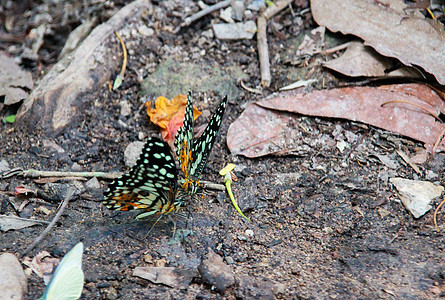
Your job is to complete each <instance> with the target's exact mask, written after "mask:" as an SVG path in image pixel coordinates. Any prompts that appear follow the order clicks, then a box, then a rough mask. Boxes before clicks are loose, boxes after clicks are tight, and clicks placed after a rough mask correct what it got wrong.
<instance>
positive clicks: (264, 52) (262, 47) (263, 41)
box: [257, 16, 271, 87]
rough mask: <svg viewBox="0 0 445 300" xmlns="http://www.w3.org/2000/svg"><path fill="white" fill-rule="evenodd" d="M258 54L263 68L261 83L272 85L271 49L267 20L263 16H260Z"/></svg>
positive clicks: (265, 85)
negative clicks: (268, 42)
mask: <svg viewBox="0 0 445 300" xmlns="http://www.w3.org/2000/svg"><path fill="white" fill-rule="evenodd" d="M257 22H258V32H257V42H258V55H259V58H260V70H261V85H262V86H264V87H268V86H269V85H270V80H271V76H270V62H269V49H268V48H267V34H266V29H267V20H266V18H265V17H263V16H259V17H258V21H257Z"/></svg>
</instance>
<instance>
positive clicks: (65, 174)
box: [17, 169, 122, 179]
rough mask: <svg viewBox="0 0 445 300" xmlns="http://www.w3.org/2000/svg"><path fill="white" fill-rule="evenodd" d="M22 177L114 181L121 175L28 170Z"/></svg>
mask: <svg viewBox="0 0 445 300" xmlns="http://www.w3.org/2000/svg"><path fill="white" fill-rule="evenodd" d="M17 175H22V176H24V177H30V178H38V177H87V178H89V177H97V178H102V179H116V178H118V177H119V176H121V175H122V173H105V172H61V171H39V170H34V169H29V170H25V171H23V173H22V174H17Z"/></svg>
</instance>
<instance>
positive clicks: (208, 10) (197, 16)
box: [181, 0, 232, 27]
mask: <svg viewBox="0 0 445 300" xmlns="http://www.w3.org/2000/svg"><path fill="white" fill-rule="evenodd" d="M231 3H232V0H225V1H221V2H219V3H217V4H215V5H211V6H208V7H206V8H205V9H203V10H201V11H199V12H197V13H196V14H194V15H191V16H190V17H187V18H185V19H184V22H182V23H181V27H186V26H189V25H190V24H192V23H193V22H195V21H196V20H199V19H201V18H202V17H204V16H206V15H208V14H211V13H212V12H214V11H217V10H218V9H221V8H226V7H228V6H229V5H230V4H231Z"/></svg>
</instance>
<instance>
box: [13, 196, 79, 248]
mask: <svg viewBox="0 0 445 300" xmlns="http://www.w3.org/2000/svg"><path fill="white" fill-rule="evenodd" d="M73 195H74V188H72V187H70V188H69V189H68V191H67V192H66V195H65V199H64V200H63V202H62V205H61V206H60V209H59V211H58V212H57V214H56V216H55V217H54V219H53V220H52V221H51V223H49V225H48V226H47V227H46V228H45V230H44V231H43V232H42V233H41V234H40V235H39V236H38V237H37V238H36V239H35V240H34V242H33V243H32V245H31V246H29V247H28V248H26V250H25V251H24V252H23V253H22V255H21V256H22V257H23V256H25V255H27V254H28V253H29V251H31V250H32V249H34V247H35V246H37V244H39V243H40V242H41V241H42V240H43V238H44V237H45V236H46V234H47V233H48V232H49V231H50V230H51V229H52V228H53V227H54V225H56V223H57V221H58V220H59V219H60V217H61V216H62V214H63V211H64V210H65V208H66V207H67V206H68V202H70V200H71V199H72V198H73Z"/></svg>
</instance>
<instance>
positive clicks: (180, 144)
mask: <svg viewBox="0 0 445 300" xmlns="http://www.w3.org/2000/svg"><path fill="white" fill-rule="evenodd" d="M226 105H227V96H226V97H225V98H224V99H223V100H222V101H221V103H220V104H219V106H218V109H217V110H216V112H215V113H214V114H213V115H212V117H211V119H210V122H209V124H208V125H207V127H206V129H205V130H204V132H203V134H202V135H201V136H200V137H199V138H198V140H197V141H196V143H195V142H194V141H193V99H192V97H191V93H189V95H188V98H187V105H186V111H185V118H184V125H183V126H182V127H181V128H180V129H179V130H178V132H177V134H176V140H175V147H176V154H177V156H178V159H179V164H180V166H181V169H182V171H183V172H184V177H185V178H184V183H183V184H182V187H183V188H184V190H180V189H179V188H178V172H177V170H176V165H175V159H174V157H173V154H172V152H171V149H170V147H169V146H168V144H167V143H165V142H164V141H162V140H161V139H159V138H157V137H151V138H149V139H148V140H147V141H146V143H145V145H144V148H143V150H142V153H141V155H140V157H139V159H138V160H137V161H136V164H135V165H134V166H133V167H132V168H131V170H130V171H129V172H128V173H127V174H124V175H122V176H121V177H120V178H118V179H116V180H115V181H113V182H112V183H111V184H110V185H109V187H108V190H107V191H106V192H105V199H104V204H105V206H106V207H107V208H109V209H113V210H121V211H128V210H133V209H135V210H144V212H142V213H141V214H139V215H138V216H137V217H136V218H137V219H141V218H144V217H146V216H149V215H153V214H157V215H163V214H168V213H171V212H175V211H177V210H178V209H179V208H180V207H182V206H183V205H184V202H185V197H184V192H187V193H189V194H190V193H194V192H196V190H197V188H198V185H199V176H200V175H201V173H202V170H203V169H204V167H205V164H206V162H207V159H208V156H209V154H210V151H211V149H212V147H213V144H214V142H215V138H216V135H217V133H218V131H219V128H220V126H221V121H222V118H223V115H224V112H225V108H226ZM187 193H186V194H187Z"/></svg>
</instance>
